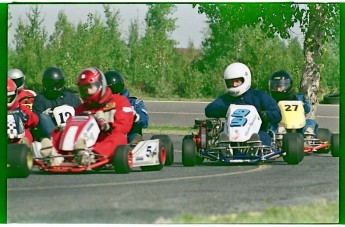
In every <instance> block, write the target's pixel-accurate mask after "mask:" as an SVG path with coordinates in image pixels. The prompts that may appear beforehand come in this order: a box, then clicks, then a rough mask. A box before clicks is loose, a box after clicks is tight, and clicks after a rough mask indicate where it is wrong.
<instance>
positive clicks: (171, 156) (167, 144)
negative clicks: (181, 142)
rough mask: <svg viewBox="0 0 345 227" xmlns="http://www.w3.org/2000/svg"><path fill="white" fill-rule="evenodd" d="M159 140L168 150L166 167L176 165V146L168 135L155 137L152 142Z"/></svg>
mask: <svg viewBox="0 0 345 227" xmlns="http://www.w3.org/2000/svg"><path fill="white" fill-rule="evenodd" d="M154 139H159V141H161V142H162V143H163V145H164V147H165V149H166V154H167V155H166V160H165V165H166V166H171V165H172V164H173V163H174V145H173V143H172V142H171V139H170V137H169V136H167V135H153V136H152V137H151V140H154Z"/></svg>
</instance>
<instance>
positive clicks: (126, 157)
mask: <svg viewBox="0 0 345 227" xmlns="http://www.w3.org/2000/svg"><path fill="white" fill-rule="evenodd" d="M112 164H113V166H114V169H115V172H116V173H129V172H130V171H131V169H132V166H133V153H132V150H131V148H130V147H129V146H128V145H119V146H118V147H117V148H116V150H115V154H114V157H113V161H112Z"/></svg>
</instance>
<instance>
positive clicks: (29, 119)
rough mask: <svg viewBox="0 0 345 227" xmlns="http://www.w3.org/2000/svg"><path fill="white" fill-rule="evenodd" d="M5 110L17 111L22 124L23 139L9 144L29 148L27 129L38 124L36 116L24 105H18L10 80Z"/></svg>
mask: <svg viewBox="0 0 345 227" xmlns="http://www.w3.org/2000/svg"><path fill="white" fill-rule="evenodd" d="M7 110H10V111H18V115H19V116H20V118H21V119H22V120H23V123H24V137H22V138H21V139H14V140H11V141H10V142H11V143H19V144H26V145H27V146H28V147H30V146H31V143H32V141H33V137H32V134H31V132H30V131H29V129H30V128H34V127H36V125H37V124H38V116H37V115H36V114H35V113H34V112H32V111H31V110H30V108H29V107H27V106H26V105H21V104H19V102H18V89H17V85H16V84H15V82H14V81H13V80H12V79H10V78H7ZM7 127H9V126H7Z"/></svg>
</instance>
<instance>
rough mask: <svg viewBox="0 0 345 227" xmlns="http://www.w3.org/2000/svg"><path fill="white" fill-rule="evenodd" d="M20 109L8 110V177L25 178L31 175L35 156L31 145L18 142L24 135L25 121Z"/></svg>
mask: <svg viewBox="0 0 345 227" xmlns="http://www.w3.org/2000/svg"><path fill="white" fill-rule="evenodd" d="M21 114H22V113H21V111H20V110H19V109H16V110H13V111H7V139H8V144H7V177H9V178H17V177H18V178H25V177H28V176H29V175H30V172H31V169H32V166H33V158H32V153H31V151H30V149H29V147H28V146H27V145H25V144H17V142H18V141H19V140H20V139H21V138H23V137H24V123H23V119H22V117H21Z"/></svg>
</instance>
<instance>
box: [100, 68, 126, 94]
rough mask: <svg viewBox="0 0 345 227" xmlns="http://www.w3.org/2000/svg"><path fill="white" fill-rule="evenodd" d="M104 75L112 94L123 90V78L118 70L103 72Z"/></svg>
mask: <svg viewBox="0 0 345 227" xmlns="http://www.w3.org/2000/svg"><path fill="white" fill-rule="evenodd" d="M104 76H105V79H106V80H107V84H108V87H110V89H111V91H112V92H113V94H121V93H122V92H123V90H124V88H125V79H124V78H123V76H122V75H121V73H120V72H118V71H115V70H110V71H107V72H105V73H104Z"/></svg>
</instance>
